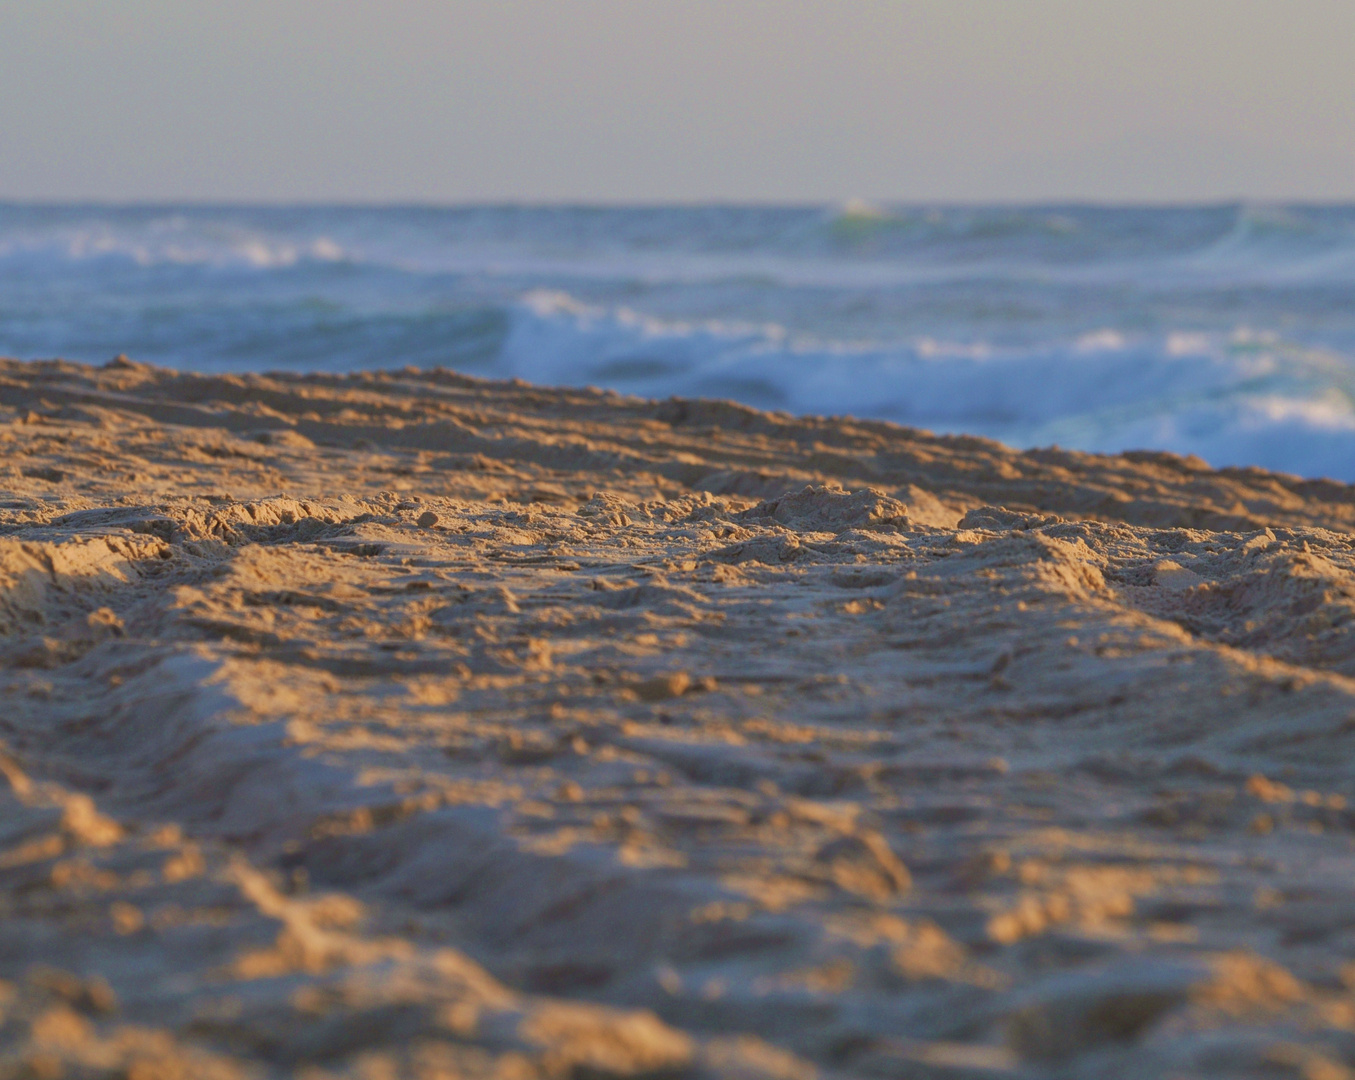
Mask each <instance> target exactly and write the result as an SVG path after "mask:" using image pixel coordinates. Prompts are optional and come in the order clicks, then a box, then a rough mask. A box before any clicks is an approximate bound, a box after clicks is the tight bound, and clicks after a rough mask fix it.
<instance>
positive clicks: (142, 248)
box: [0, 202, 1355, 481]
mask: <svg viewBox="0 0 1355 1080" xmlns="http://www.w3.org/2000/svg"><path fill="white" fill-rule="evenodd" d="M117 353H126V354H128V355H130V356H131V357H133V358H134V359H137V360H143V361H148V362H150V363H154V364H161V365H167V366H170V367H174V368H179V369H183V370H192V371H204V372H228V371H268V370H276V371H335V372H342V371H356V370H359V369H366V368H387V367H403V366H406V365H411V364H412V365H416V366H419V367H432V366H438V365H441V366H446V367H451V368H455V369H458V370H460V371H464V372H467V373H471V374H475V375H482V376H488V377H494V378H506V377H520V378H523V379H527V380H530V381H533V382H539V383H546V384H555V385H561V384H563V385H580V386H581V385H592V386H602V387H609V388H613V389H615V390H618V391H622V392H624V393H627V394H639V395H645V396H648V397H667V396H669V395H674V394H677V395H683V396H703V397H719V398H732V399H734V400H736V401H740V402H744V403H746V404H749V405H753V406H756V407H758V408H763V409H773V410H784V411H787V412H791V413H815V414H827V415H845V414H850V415H854V416H859V417H875V418H882V419H887V420H893V421H897V422H899V423H903V424H908V425H912V426H916V427H922V428H927V429H930V430H932V431H937V432H966V433H971V434H978V435H984V436H988V437H991V438H995V439H1000V440H1002V441H1003V442H1006V443H1009V444H1012V445H1014V446H1019V447H1032V446H1048V445H1052V444H1057V445H1060V446H1064V447H1072V448H1078V449H1084V450H1097V451H1118V450H1126V449H1146V448H1152V449H1165V450H1171V451H1175V452H1177V453H1181V454H1195V455H1198V456H1199V457H1202V458H1204V459H1205V460H1206V461H1208V462H1209V463H1210V464H1213V465H1216V466H1223V465H1258V466H1262V467H1264V468H1268V469H1276V470H1281V471H1284V472H1289V473H1297V474H1300V475H1305V476H1330V477H1333V478H1336V479H1341V480H1346V481H1355V206H1307V205H1304V206H1276V205H1219V206H1207V207H1161V208H1114V207H1099V206H1089V205H1071V206H991V207H980V206H975V207H954V206H936V207H931V206H892V205H873V204H866V203H860V202H851V203H847V204H843V205H839V206H804V207H743V206H715V205H712V206H688V207H658V208H643V207H633V208H620V207H611V208H590V207H528V206H501V207H495V206H483V207H463V208H455V207H453V208H419V207H380V208H362V207H321V206H314V207H309V206H308V207H235V206H231V207H212V206H134V207H110V206H41V205H19V204H0V355H7V356H14V357H20V358H26V359H36V358H49V357H64V358H67V359H71V360H81V361H89V362H94V363H100V362H103V361H105V360H107V359H109V358H110V357H111V356H113V355H114V354H117Z"/></svg>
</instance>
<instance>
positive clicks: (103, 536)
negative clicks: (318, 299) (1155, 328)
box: [0, 361, 1355, 1080]
mask: <svg viewBox="0 0 1355 1080" xmlns="http://www.w3.org/2000/svg"><path fill="white" fill-rule="evenodd" d="M0 449H2V450H3V453H2V454H0V475H3V476H4V483H3V499H0V700H3V702H4V705H5V708H4V711H3V715H0V1077H9V1076H14V1077H18V1076H91V1077H93V1076H99V1077H112V1076H127V1077H151V1076H192V1077H208V1078H210V1077H223V1078H225V1077H251V1078H252V1077H271V1076H305V1077H308V1078H313V1080H320V1078H328V1077H377V1076H380V1077H395V1076H409V1077H420V1078H424V1077H442V1076H462V1075H494V1076H504V1077H510V1076H511V1077H561V1078H563V1077H572V1078H577V1077H640V1076H648V1077H658V1076H692V1077H699V1076H731V1077H734V1076H737V1077H786V1078H795V1080H805V1078H808V1077H812V1076H833V1075H866V1076H1003V1075H1010V1076H1031V1077H1034V1076H1040V1077H1043V1076H1070V1077H1074V1076H1076V1077H1082V1076H1087V1077H1122V1076H1130V1075H1143V1076H1158V1075H1161V1076H1168V1075H1170V1076H1211V1077H1212V1076H1238V1077H1241V1076H1292V1077H1341V1076H1350V1075H1355V1049H1352V1048H1353V1047H1355V995H1353V994H1352V987H1355V975H1352V974H1351V973H1352V971H1355V938H1352V937H1351V934H1350V930H1349V927H1350V926H1351V925H1352V921H1353V919H1355V908H1352V904H1351V900H1350V896H1349V892H1350V889H1349V882H1350V880H1351V877H1352V872H1355V854H1353V853H1352V852H1353V851H1355V849H1353V848H1352V838H1353V837H1355V812H1353V811H1352V810H1351V808H1350V807H1351V806H1352V803H1351V800H1352V799H1355V777H1353V776H1352V772H1351V769H1350V766H1349V764H1348V762H1349V759H1350V757H1351V755H1352V753H1355V682H1352V681H1351V680H1352V677H1355V636H1353V635H1355V546H1353V545H1352V544H1351V541H1350V538H1349V529H1350V523H1351V521H1352V519H1353V518H1355V493H1353V492H1352V489H1351V488H1349V487H1346V486H1344V485H1339V484H1335V483H1332V482H1329V481H1311V480H1300V479H1298V478H1294V477H1287V476H1280V475H1275V474H1270V473H1264V472H1261V471H1259V470H1223V471H1212V470H1209V469H1208V468H1207V467H1205V466H1203V465H1202V463H1199V462H1196V461H1191V460H1185V459H1180V458H1175V457H1172V456H1171V455H1164V454H1135V455H1123V456H1119V457H1097V456H1093V455H1084V454H1076V453H1072V452H1064V451H1057V450H1050V451H1038V452H1031V453H1018V452H1015V451H1012V450H1008V449H1006V448H1003V447H1001V446H998V445H996V444H994V443H990V442H986V441H984V440H979V439H967V438H946V437H934V436H931V435H927V434H926V433H921V432H915V431H909V430H905V429H901V428H896V427H891V426H889V425H886V424H876V423H864V422H858V421H854V420H817V419H793V418H789V417H785V416H781V415H773V414H766V413H759V412H756V411H754V410H750V409H744V408H742V407H740V406H736V405H732V404H729V403H720V402H699V401H681V402H679V401H669V402H657V403H656V402H647V401H640V400H637V399H631V398H622V397H619V396H617V395H614V394H607V393H603V392H595V391H564V390H561V391H555V390H546V389H540V388H535V387H528V386H525V385H519V384H508V383H492V382H483V381H478V380H474V379H469V378H465V377H462V376H459V375H456V374H453V373H450V372H437V371H435V372H427V373H418V372H413V371H406V372H393V373H386V374H366V375H355V376H348V377H340V376H320V375H308V376H287V377H284V376H214V377H209V376H188V375H176V374H174V373H171V372H166V371H161V370H157V369H154V368H149V367H146V366H144V365H137V364H134V363H132V362H130V361H122V362H117V363H114V364H111V365H109V366H107V367H105V368H103V369H92V368H86V367H81V366H78V365H71V364H59V363H49V364H20V363H15V362H6V363H3V364H0Z"/></svg>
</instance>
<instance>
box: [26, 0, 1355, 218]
mask: <svg viewBox="0 0 1355 1080" xmlns="http://www.w3.org/2000/svg"><path fill="white" fill-rule="evenodd" d="M1352 47H1355V2H1352V0H1161V2H1160V0H987V2H982V0H919V2H908V0H780V2H772V0H516V2H515V0H380V2H376V0H228V2H226V3H222V2H219V0H218V2H214V3H205V2H199V0H2V2H0V198H4V197H8V198H16V197H17V198H53V199H69V198H96V199H173V198H195V199H269V200H279V199H280V200H364V201H365V200H402V201H404V200H413V201H434V202H445V201H459V200H485V199H489V200H499V199H503V200H510V199H528V200H551V201H558V200H588V201H611V200H628V201H634V200H673V199H677V200H692V199H711V198H714V199H729V200H778V201H783V200H820V199H839V198H845V197H849V196H853V195H856V196H862V197H867V198H882V199H887V198H894V199H919V200H949V199H954V200H970V199H1001V200H1007V199H1019V200H1031V199H1056V198H1068V197H1072V198H1094V199H1105V200H1140V199H1148V200H1164V199H1165V200H1197V199H1221V198H1231V197H1236V196H1240V197H1250V198H1262V199H1268V198H1310V199H1336V198H1355V63H1352V60H1351V50H1352Z"/></svg>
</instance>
